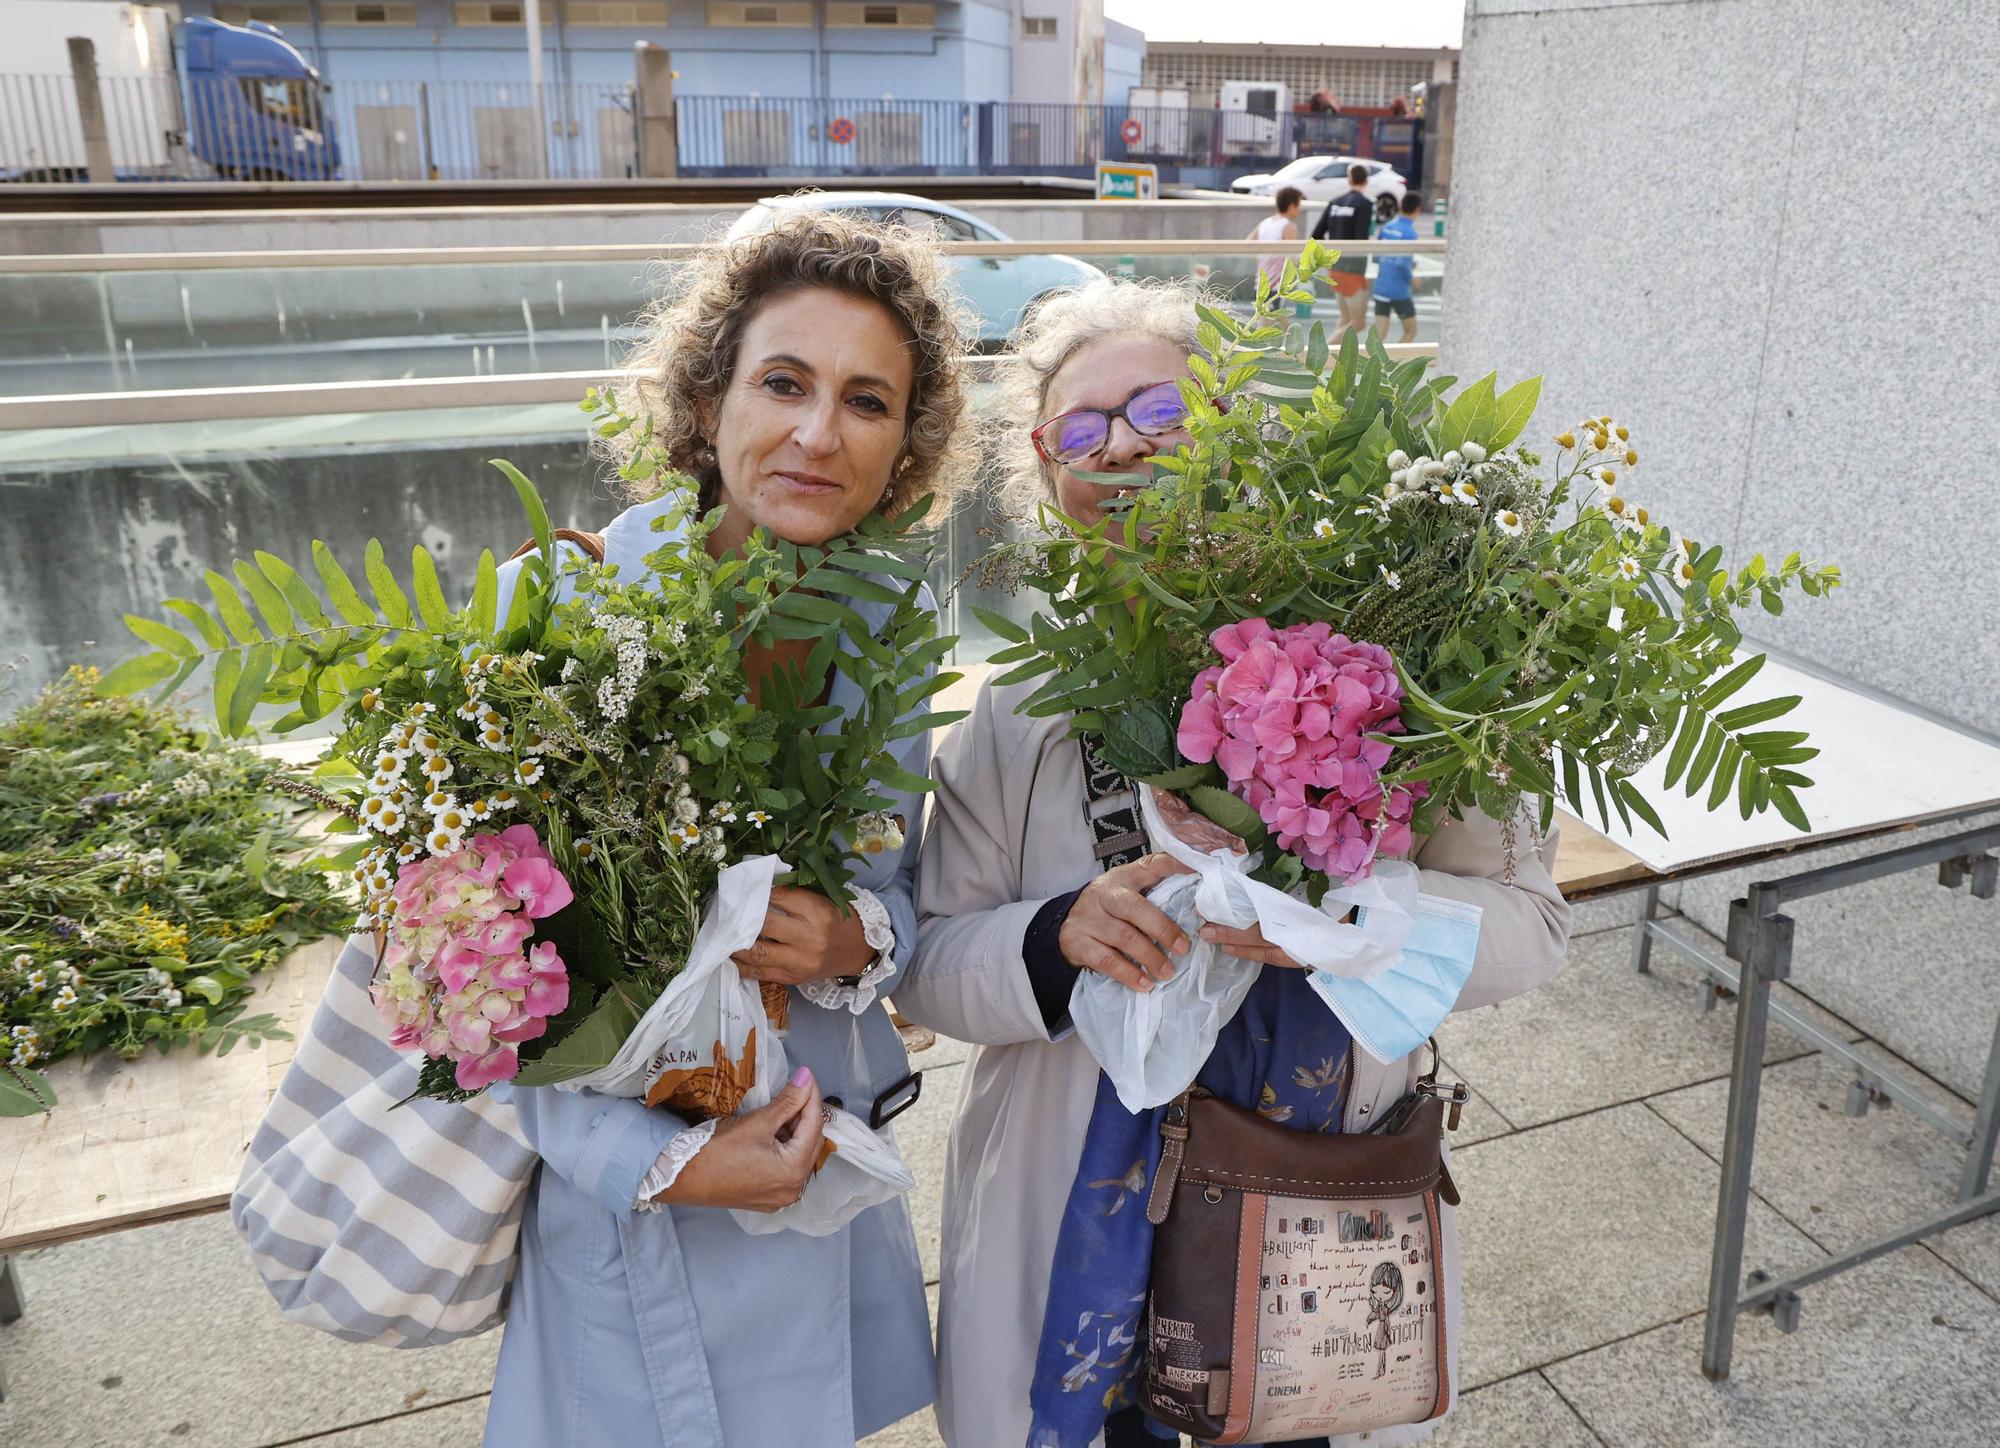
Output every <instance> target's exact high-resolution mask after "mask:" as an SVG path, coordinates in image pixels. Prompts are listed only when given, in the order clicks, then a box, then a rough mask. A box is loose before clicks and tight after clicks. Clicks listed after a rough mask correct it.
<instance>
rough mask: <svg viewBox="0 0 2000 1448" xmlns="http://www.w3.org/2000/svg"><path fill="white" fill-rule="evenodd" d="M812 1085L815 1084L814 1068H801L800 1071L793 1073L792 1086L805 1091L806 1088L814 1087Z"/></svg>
mask: <svg viewBox="0 0 2000 1448" xmlns="http://www.w3.org/2000/svg"><path fill="white" fill-rule="evenodd" d="M812 1083H813V1073H812V1067H810V1066H801V1067H799V1069H798V1070H796V1071H794V1072H792V1084H793V1085H794V1086H796V1087H798V1088H799V1089H800V1090H801V1091H803V1090H804V1089H805V1088H806V1087H808V1086H810V1085H812Z"/></svg>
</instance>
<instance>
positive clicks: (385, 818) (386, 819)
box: [375, 802, 403, 835]
mask: <svg viewBox="0 0 2000 1448" xmlns="http://www.w3.org/2000/svg"><path fill="white" fill-rule="evenodd" d="M375 828H376V829H378V830H380V831H381V832H382V833H383V834H385V835H398V834H401V833H402V832H403V812H402V811H401V810H400V809H398V808H397V807H396V806H395V805H393V804H388V803H386V802H385V803H384V804H383V806H382V812H381V813H380V814H378V815H376V816H375Z"/></svg>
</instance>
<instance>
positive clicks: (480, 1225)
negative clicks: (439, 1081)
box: [229, 935, 538, 1347]
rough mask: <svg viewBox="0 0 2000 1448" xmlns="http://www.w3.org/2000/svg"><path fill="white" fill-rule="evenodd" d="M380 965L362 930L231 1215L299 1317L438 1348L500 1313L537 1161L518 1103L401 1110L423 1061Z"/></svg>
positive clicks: (341, 1333)
mask: <svg viewBox="0 0 2000 1448" xmlns="http://www.w3.org/2000/svg"><path fill="white" fill-rule="evenodd" d="M374 966H375V948H374V941H373V939H372V938H371V937H369V936H367V935H356V936H354V937H352V938H350V939H349V941H348V942H347V948H346V949H345V950H343V951H342V952H341V956H340V961H339V963H338V964H337V965H336V966H335V967H334V972H333V975H332V977H331V979H329V981H328V982H327V988H326V996H325V998H324V999H323V1000H322V1001H321V1002H320V1007H319V1009H318V1011H316V1012H315V1013H314V1015H313V1018H312V1024H311V1025H310V1027H308V1028H307V1031H306V1034H305V1037H304V1038H303V1039H302V1040H301V1041H300V1042H299V1048H298V1054H297V1055H296V1056H295V1057H294V1058H293V1060H292V1064H291V1068H290V1069H289V1070H288V1071H287V1072H286V1073H285V1079H284V1083H283V1084H282V1085H281V1086H280V1087H279V1088H278V1094H277V1096H276V1097H275V1098H274V1099H273V1100H272V1102H271V1105H270V1107H269V1109H268V1110H267V1111H266V1112H265V1113H264V1119H263V1121H262V1122H261V1123H259V1125H258V1128H257V1134H256V1135H255V1137H253V1138H252V1139H251V1142H250V1152H249V1156H248V1158H247V1159H246V1160H245V1162H244V1165H243V1174H242V1176H241V1177H240V1178H239V1179H238V1181H237V1183H236V1193H235V1195H234V1197H232V1198H231V1200H230V1204H229V1211H230V1216H231V1218H232V1219H233V1220H234V1221H235V1223H236V1229H237V1230H238V1231H239V1232H241V1233H242V1234H243V1237H244V1240H245V1241H247V1242H248V1243H249V1244H250V1255H251V1258H252V1260H253V1261H254V1262H255V1263H256V1266H257V1271H258V1273H259V1274H260V1275H261V1276H262V1277H263V1279H264V1283H265V1285H266V1286H267V1287H269V1288H270V1289H271V1295H272V1296H273V1297H275V1298H276V1299H277V1300H278V1306H279V1307H280V1309H281V1310H282V1311H283V1313H284V1315H285V1316H286V1317H287V1318H289V1319H290V1320H291V1321H293V1322H300V1323H304V1324H306V1325H307V1326H310V1327H316V1328H319V1329H320V1330H321V1331H323V1332H330V1333H332V1334H334V1335H335V1336H336V1337H344V1338H348V1339H350V1340H351V1341H355V1342H374V1343H382V1344H385V1345H387V1346H390V1347H429V1346H432V1345H433V1344H437V1343H444V1342H450V1341H452V1340H454V1339H456V1338H461V1337H469V1336H471V1335H472V1334H474V1333H478V1332H482V1331H484V1330H485V1329H487V1328H489V1327H491V1326H493V1325H494V1324H495V1323H497V1322H498V1321H499V1320H500V1317H501V1314H502V1312H503V1311H504V1310H505V1306H506V1294H507V1287H508V1283H509V1281H510V1279H511V1278H512V1276H513V1271H514V1254H515V1248H516V1245H517V1243H518V1240H519V1236H520V1228H521V1208H522V1206H523V1204H524V1202H525V1201H526V1198H527V1189H528V1183H529V1180H530V1178H532V1177H533V1175H534V1171H535V1166H536V1163H537V1161H538V1158H537V1156H536V1155H535V1152H534V1151H533V1149H532V1148H530V1147H529V1145H528V1142H527V1139H526V1137H524V1136H523V1135H522V1133H521V1128H520V1125H519V1123H518V1121H517V1120H516V1116H515V1111H514V1107H513V1106H512V1104H503V1103H501V1102H497V1101H494V1100H491V1099H489V1098H488V1097H486V1096H484V1095H481V1096H477V1097H474V1098H473V1099H472V1100H470V1101H466V1102H463V1103H451V1102H444V1101H435V1100H430V1099H425V1100H421V1101H412V1102H410V1103H409V1104H408V1105H405V1106H396V1103H397V1102H399V1101H402V1100H403V1099H404V1098H405V1097H407V1096H408V1095H409V1094H410V1093H411V1092H412V1091H414V1090H415V1089H416V1085H417V1068H418V1065H419V1063H420V1059H421V1058H420V1057H418V1056H417V1055H416V1054H415V1053H411V1054H408V1055H406V1054H404V1053H402V1052H400V1051H397V1050H395V1049H393V1048H392V1047H391V1046H390V1045H389V1042H388V1035H387V1032H386V1031H385V1029H384V1028H383V1025H382V1021H381V1017H380V1016H379V1015H377V1014H376V1011H375V1007H374V1005H373V1004H372V1003H371V1002H370V1000H369V998H368V983H369V978H370V976H371V975H372V973H373V971H374ZM392 1107H394V1108H395V1109H393V1110H392V1109H391V1108H392Z"/></svg>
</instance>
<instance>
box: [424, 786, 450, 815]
mask: <svg viewBox="0 0 2000 1448" xmlns="http://www.w3.org/2000/svg"><path fill="white" fill-rule="evenodd" d="M424 808H425V809H426V810H428V811H429V812H430V813H431V814H436V813H437V812H438V811H439V810H443V809H457V808H458V796H457V795H455V794H453V793H452V792H451V791H450V790H448V789H434V790H432V791H431V792H430V793H429V794H427V795H425V796H424Z"/></svg>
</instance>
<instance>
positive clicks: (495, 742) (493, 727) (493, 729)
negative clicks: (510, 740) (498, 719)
mask: <svg viewBox="0 0 2000 1448" xmlns="http://www.w3.org/2000/svg"><path fill="white" fill-rule="evenodd" d="M479 742H480V743H481V744H484V745H485V746H486V747H487V748H488V749H505V748H506V747H507V731H506V730H505V729H502V728H501V727H500V726H499V725H498V724H488V725H486V726H485V727H484V728H482V729H481V730H480V731H479Z"/></svg>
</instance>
